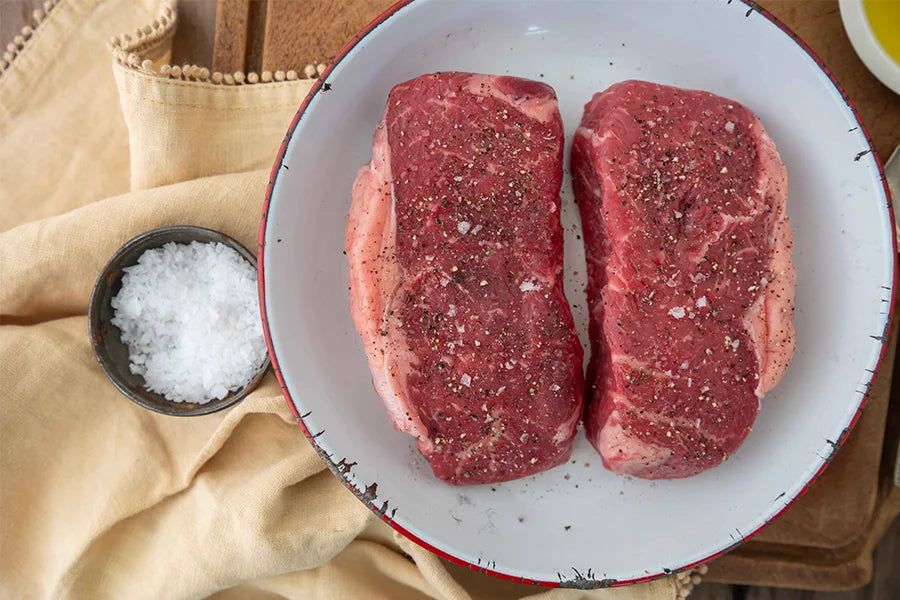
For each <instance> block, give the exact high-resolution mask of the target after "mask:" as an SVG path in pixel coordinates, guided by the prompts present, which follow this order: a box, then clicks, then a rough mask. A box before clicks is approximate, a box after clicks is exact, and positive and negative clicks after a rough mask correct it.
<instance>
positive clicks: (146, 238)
mask: <svg viewBox="0 0 900 600" xmlns="http://www.w3.org/2000/svg"><path fill="white" fill-rule="evenodd" d="M169 242H175V243H177V244H189V243H191V242H201V243H205V242H220V243H222V244H225V245H226V246H229V247H231V248H234V249H235V250H236V251H237V252H238V254H240V255H241V256H243V257H244V258H245V259H247V262H249V263H250V264H252V265H253V268H254V269H255V268H256V257H255V256H254V255H253V254H251V253H250V251H248V250H247V249H246V248H244V246H242V245H241V244H240V243H239V242H237V241H235V240H233V239H232V238H230V237H228V236H227V235H225V234H222V233H219V232H218V231H213V230H212V229H205V228H203V227H191V226H175V227H160V228H159V229H153V230H151V231H148V232H146V233H142V234H141V235H139V236H137V237H136V238H133V239H131V240H129V241H128V242H126V243H125V245H124V246H122V247H121V248H119V249H118V250H117V251H116V253H115V254H113V255H112V258H110V259H109V262H108V263H106V266H105V267H103V271H102V272H101V273H100V276H99V277H98V278H97V282H96V283H95V284H94V291H93V292H92V293H91V304H90V308H89V311H88V324H89V330H90V336H91V346H92V347H93V349H94V356H96V357H97V362H99V363H100V367H101V368H102V369H103V372H104V373H106V376H107V377H108V378H109V380H110V381H111V382H112V383H113V385H114V386H116V388H118V390H119V391H120V392H122V393H123V394H125V395H126V396H127V397H128V398H129V399H131V400H132V401H133V402H135V403H136V404H139V405H141V406H143V407H144V408H147V409H149V410H152V411H156V412H158V413H162V414H164V415H171V416H175V417H193V416H197V415H207V414H209V413H213V412H216V411H219V410H222V409H223V408H228V407H229V406H232V405H234V404H236V403H237V402H239V401H240V400H241V399H243V398H244V396H246V395H247V394H249V393H250V392H251V391H253V390H254V389H255V388H256V386H258V385H259V382H260V381H262V378H263V376H264V375H265V374H266V371H267V370H268V369H269V364H270V363H269V357H268V356H267V357H266V360H265V361H264V362H263V364H262V366H260V368H259V371H257V373H256V375H255V376H254V377H253V379H251V380H250V383H248V384H247V385H245V386H244V387H243V388H241V389H239V390H236V391H234V392H230V393H229V394H228V395H227V396H225V397H224V398H222V399H221V400H211V401H209V402H207V403H206V404H194V403H190V402H172V401H171V400H166V398H165V397H164V396H162V395H161V394H156V393H153V392H151V391H149V390H147V389H146V388H145V387H144V383H145V382H144V378H143V377H141V376H140V375H135V374H134V373H132V372H131V369H130V368H129V365H130V361H129V359H128V347H127V346H126V345H125V344H124V343H123V342H122V340H121V332H120V331H119V328H118V327H116V326H115V325H113V324H112V323H111V322H110V321H111V320H112V318H113V308H112V305H111V301H112V298H113V296H115V295H116V294H118V293H119V290H120V289H121V287H122V275H124V271H123V269H124V268H125V267H130V266H132V265H134V264H137V261H138V258H140V256H141V254H143V253H144V251H145V250H149V249H151V248H159V247H161V246H163V245H164V244H168V243H169Z"/></svg>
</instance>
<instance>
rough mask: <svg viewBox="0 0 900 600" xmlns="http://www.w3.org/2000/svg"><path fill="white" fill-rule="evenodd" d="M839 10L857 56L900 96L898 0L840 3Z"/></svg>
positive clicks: (853, 0) (899, 0)
mask: <svg viewBox="0 0 900 600" xmlns="http://www.w3.org/2000/svg"><path fill="white" fill-rule="evenodd" d="M840 9H841V20H842V21H843V22H844V29H845V30H846V31H847V36H848V37H849V38H850V43H851V44H853V49H854V50H855V51H856V54H858V55H859V57H860V59H862V61H863V63H865V65H866V67H867V68H868V69H869V70H870V71H871V72H872V74H873V75H875V77H877V78H878V79H879V80H880V81H881V82H882V83H883V84H884V85H886V86H887V87H889V88H890V89H892V90H893V91H894V92H896V93H898V94H900V0H840Z"/></svg>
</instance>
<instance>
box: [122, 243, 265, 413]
mask: <svg viewBox="0 0 900 600" xmlns="http://www.w3.org/2000/svg"><path fill="white" fill-rule="evenodd" d="M111 305H112V308H113V315H114V316H113V319H112V324H113V325H115V326H116V327H118V328H119V330H120V332H121V339H122V342H124V343H125V344H126V345H127V346H128V357H129V360H130V362H131V365H130V369H131V372H132V373H134V374H136V375H140V376H142V377H143V378H144V381H145V387H146V388H147V389H148V390H150V391H152V392H156V393H158V394H161V395H163V396H164V397H165V398H166V399H168V400H170V401H172V402H192V403H197V404H205V403H207V402H209V401H211V400H213V399H222V398H224V397H225V396H227V395H228V393H229V392H233V391H236V390H238V389H240V388H242V387H244V386H245V385H246V384H247V383H249V382H250V380H251V379H252V378H253V376H254V375H255V374H256V371H257V370H258V369H259V367H260V365H262V363H263V361H264V360H265V358H266V345H265V339H264V338H263V333H262V323H261V322H260V319H259V300H258V295H257V289H256V270H255V269H254V268H253V266H252V265H251V264H250V263H248V262H247V261H246V260H244V258H242V257H241V255H240V254H238V253H237V252H236V251H235V250H233V249H232V248H229V247H228V246H226V245H224V244H219V243H208V244H203V243H199V242H192V243H190V244H175V243H169V244H166V245H164V246H163V247H161V248H153V249H150V250H147V251H145V252H144V253H143V254H142V255H141V256H140V257H139V258H138V262H137V264H135V265H133V266H131V267H126V268H125V274H124V276H123V277H122V287H121V289H120V290H119V292H118V293H117V294H116V295H115V296H114V297H113V298H112V300H111Z"/></svg>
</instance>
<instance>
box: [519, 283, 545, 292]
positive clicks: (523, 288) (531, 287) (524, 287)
mask: <svg viewBox="0 0 900 600" xmlns="http://www.w3.org/2000/svg"><path fill="white" fill-rule="evenodd" d="M539 289H541V285H540V284H539V283H535V282H534V281H523V282H522V283H520V284H519V291H520V292H534V291H537V290H539Z"/></svg>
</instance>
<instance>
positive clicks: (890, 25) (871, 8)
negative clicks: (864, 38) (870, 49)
mask: <svg viewBox="0 0 900 600" xmlns="http://www.w3.org/2000/svg"><path fill="white" fill-rule="evenodd" d="M863 6H864V7H865V9H866V18H867V19H868V20H869V25H870V26H871V27H872V33H874V34H875V39H877V40H878V43H879V44H881V47H882V48H884V51H885V52H887V53H888V56H890V57H891V58H892V59H893V60H894V62H895V63H897V64H898V65H900V0H863Z"/></svg>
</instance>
